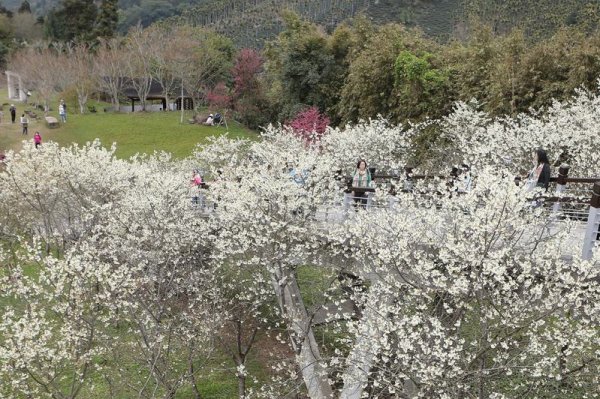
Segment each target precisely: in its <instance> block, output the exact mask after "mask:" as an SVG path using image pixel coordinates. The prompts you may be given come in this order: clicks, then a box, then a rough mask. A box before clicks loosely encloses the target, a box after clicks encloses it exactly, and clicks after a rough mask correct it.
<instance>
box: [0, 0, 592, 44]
mask: <svg viewBox="0 0 600 399" xmlns="http://www.w3.org/2000/svg"><path fill="white" fill-rule="evenodd" d="M21 1H22V0H0V2H1V3H3V5H4V6H6V7H7V8H9V9H16V8H18V6H19V5H20V4H21ZM60 1H61V0H29V2H30V4H31V8H32V10H33V12H34V13H36V14H38V15H43V14H45V12H46V11H47V10H49V9H51V8H52V7H54V6H57V5H58V4H59V3H60ZM285 9H289V10H294V11H296V12H297V13H299V14H300V15H302V16H303V17H304V18H307V19H309V20H311V21H313V22H316V23H318V24H319V25H322V26H324V27H325V28H326V29H331V28H333V27H335V26H336V25H337V24H339V23H340V22H341V21H343V20H345V19H347V18H351V17H353V16H355V15H357V14H358V13H364V14H365V15H367V16H368V17H369V18H371V19H372V20H373V22H375V23H386V22H400V23H403V24H405V25H407V26H417V27H419V28H421V29H422V30H423V31H424V32H425V33H426V34H428V35H431V36H434V37H439V38H441V39H446V38H449V37H459V38H460V37H464V36H465V34H466V33H467V30H468V29H467V27H468V26H470V25H471V24H472V23H473V22H483V23H486V24H489V25H491V26H492V27H493V28H494V30H495V31H496V32H498V33H503V32H506V31H508V30H510V29H512V28H513V27H519V28H522V29H524V30H525V31H526V33H527V34H528V35H530V36H538V37H539V36H542V37H543V36H546V35H548V34H551V33H553V32H554V31H555V30H556V28H558V27H559V26H563V25H568V26H571V25H578V26H583V27H584V28H586V29H594V28H595V27H596V25H597V23H598V20H599V18H600V17H599V16H600V2H599V1H598V0H119V14H120V18H119V28H120V30H121V31H123V32H125V31H126V30H127V29H128V28H129V27H130V26H133V25H136V24H137V23H138V22H141V23H142V25H143V26H148V25H149V24H151V23H152V22H155V21H157V20H163V19H169V20H180V19H183V20H185V21H187V22H190V23H193V24H195V25H204V26H211V27H213V28H215V29H216V30H217V31H219V32H221V33H224V34H226V35H228V36H230V37H231V38H233V39H234V41H235V42H236V43H237V44H238V45H242V46H252V47H256V46H260V45H261V44H262V43H263V41H264V39H266V38H271V37H273V36H274V35H276V34H277V33H278V32H280V30H281V28H282V26H281V18H280V17H279V15H280V13H281V11H282V10H285Z"/></svg>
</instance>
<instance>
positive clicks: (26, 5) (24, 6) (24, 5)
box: [18, 0, 31, 14]
mask: <svg viewBox="0 0 600 399" xmlns="http://www.w3.org/2000/svg"><path fill="white" fill-rule="evenodd" d="M18 12H19V13H25V12H26V13H29V14H31V5H30V4H29V2H28V1H27V0H23V2H22V3H21V6H20V7H19V10H18Z"/></svg>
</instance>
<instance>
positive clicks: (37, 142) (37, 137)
mask: <svg viewBox="0 0 600 399" xmlns="http://www.w3.org/2000/svg"><path fill="white" fill-rule="evenodd" d="M33 142H34V143H35V148H38V147H39V146H41V145H42V136H41V135H40V132H35V136H33Z"/></svg>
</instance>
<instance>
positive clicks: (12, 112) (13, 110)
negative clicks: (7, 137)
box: [9, 104, 17, 123]
mask: <svg viewBox="0 0 600 399" xmlns="http://www.w3.org/2000/svg"><path fill="white" fill-rule="evenodd" d="M9 111H10V119H11V121H12V123H15V118H16V117H17V108H16V107H15V104H10V108H9Z"/></svg>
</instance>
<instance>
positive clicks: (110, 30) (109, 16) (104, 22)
mask: <svg viewBox="0 0 600 399" xmlns="http://www.w3.org/2000/svg"><path fill="white" fill-rule="evenodd" d="M118 22H119V14H118V0H102V4H101V5H100V13H99V14H98V20H97V21H96V36H97V37H104V38H111V37H114V36H115V34H116V32H117V23H118Z"/></svg>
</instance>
